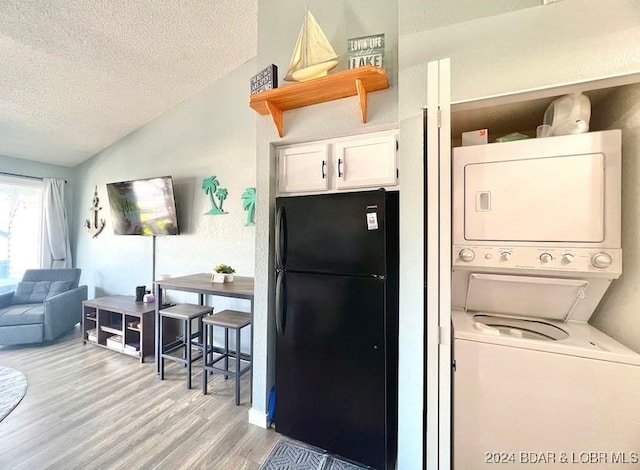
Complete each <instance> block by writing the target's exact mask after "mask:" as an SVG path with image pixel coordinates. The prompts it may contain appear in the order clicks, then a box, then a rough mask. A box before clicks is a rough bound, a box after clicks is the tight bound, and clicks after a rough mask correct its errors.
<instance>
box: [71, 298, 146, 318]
mask: <svg viewBox="0 0 640 470" xmlns="http://www.w3.org/2000/svg"><path fill="white" fill-rule="evenodd" d="M82 304H83V305H86V306H88V307H93V308H98V309H103V310H110V311H113V312H117V313H127V314H131V315H142V314H145V313H149V312H153V311H154V310H155V308H156V304H155V303H154V302H136V298H135V297H134V296H133V295H110V296H108V297H98V298H97V299H89V300H85V301H83V302H82Z"/></svg>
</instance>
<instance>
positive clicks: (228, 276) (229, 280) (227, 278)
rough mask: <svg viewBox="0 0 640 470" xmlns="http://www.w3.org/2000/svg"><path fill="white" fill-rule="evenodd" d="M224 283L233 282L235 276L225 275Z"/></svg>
mask: <svg viewBox="0 0 640 470" xmlns="http://www.w3.org/2000/svg"><path fill="white" fill-rule="evenodd" d="M224 282H233V274H225V275H224Z"/></svg>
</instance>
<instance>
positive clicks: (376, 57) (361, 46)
mask: <svg viewBox="0 0 640 470" xmlns="http://www.w3.org/2000/svg"><path fill="white" fill-rule="evenodd" d="M347 54H348V59H349V69H356V68H358V67H364V66H365V65H373V66H374V67H383V66H384V34H375V35H373V36H362V37H359V38H353V39H349V40H348V41H347Z"/></svg>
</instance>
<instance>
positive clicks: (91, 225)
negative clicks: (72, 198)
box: [84, 186, 104, 238]
mask: <svg viewBox="0 0 640 470" xmlns="http://www.w3.org/2000/svg"><path fill="white" fill-rule="evenodd" d="M99 204H100V200H99V199H98V186H96V189H95V191H94V192H93V202H92V206H91V207H90V208H89V212H91V213H92V214H91V219H85V221H84V226H85V227H86V228H87V231H88V232H89V235H91V236H92V237H93V238H96V237H97V236H98V234H99V233H100V232H102V229H103V228H104V219H98V211H99V210H102V207H98V206H99Z"/></svg>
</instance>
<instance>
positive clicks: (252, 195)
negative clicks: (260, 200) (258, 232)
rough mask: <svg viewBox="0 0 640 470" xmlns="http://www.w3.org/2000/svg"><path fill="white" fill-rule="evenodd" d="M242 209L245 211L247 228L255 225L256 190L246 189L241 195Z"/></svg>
mask: <svg viewBox="0 0 640 470" xmlns="http://www.w3.org/2000/svg"><path fill="white" fill-rule="evenodd" d="M242 207H243V208H244V210H245V211H247V223H246V224H245V225H246V226H248V227H251V226H254V225H255V224H256V222H255V217H256V188H247V189H245V190H244V193H242Z"/></svg>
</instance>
